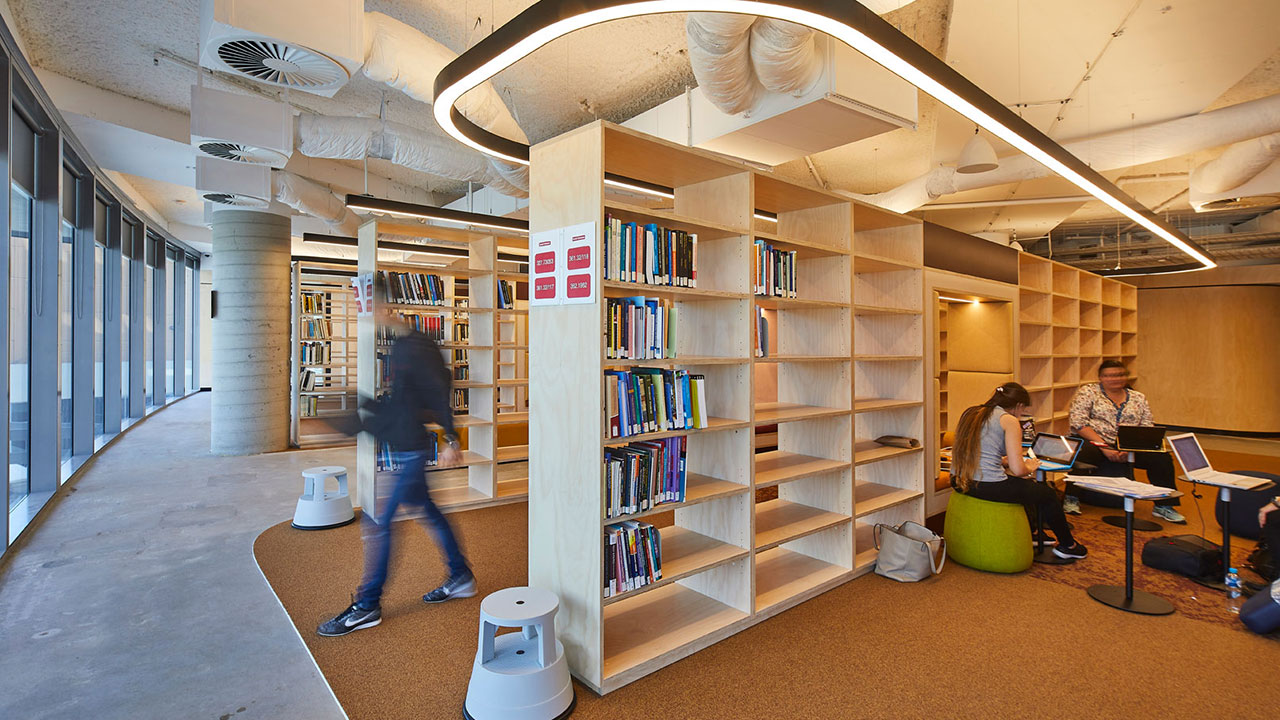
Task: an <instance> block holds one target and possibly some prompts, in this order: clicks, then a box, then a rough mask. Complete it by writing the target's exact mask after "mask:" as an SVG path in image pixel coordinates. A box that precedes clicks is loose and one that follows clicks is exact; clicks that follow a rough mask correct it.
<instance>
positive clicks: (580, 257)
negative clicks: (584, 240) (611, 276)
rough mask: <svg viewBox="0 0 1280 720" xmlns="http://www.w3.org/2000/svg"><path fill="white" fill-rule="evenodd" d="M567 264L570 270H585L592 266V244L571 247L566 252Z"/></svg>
mask: <svg viewBox="0 0 1280 720" xmlns="http://www.w3.org/2000/svg"><path fill="white" fill-rule="evenodd" d="M565 265H566V266H567V267H568V268H569V269H570V270H583V269H585V268H589V267H591V246H590V245H583V246H581V247H571V248H569V252H568V253H566V254H565Z"/></svg>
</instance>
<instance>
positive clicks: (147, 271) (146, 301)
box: [142, 238, 156, 407]
mask: <svg viewBox="0 0 1280 720" xmlns="http://www.w3.org/2000/svg"><path fill="white" fill-rule="evenodd" d="M146 244H147V246H150V245H151V238H147V240H146ZM154 275H155V268H153V267H151V266H150V265H145V264H144V265H143V266H142V304H143V308H142V358H143V361H142V362H143V365H144V366H145V367H146V371H145V375H146V379H145V381H144V382H145V385H144V386H143V388H142V389H143V392H144V393H145V394H146V400H147V407H151V406H152V405H155V404H156V403H155V382H154V380H155V364H156V363H155V360H156V348H155V341H154V340H155V338H154V334H155V316H156V295H155V277H154Z"/></svg>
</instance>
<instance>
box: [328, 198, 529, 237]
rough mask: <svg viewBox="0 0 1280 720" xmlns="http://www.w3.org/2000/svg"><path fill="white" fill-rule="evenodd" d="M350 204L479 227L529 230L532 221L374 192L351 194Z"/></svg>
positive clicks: (403, 215)
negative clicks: (443, 206)
mask: <svg viewBox="0 0 1280 720" xmlns="http://www.w3.org/2000/svg"><path fill="white" fill-rule="evenodd" d="M347 207H348V208H349V209H351V210H364V211H366V212H378V213H386V214H387V215H397V216H399V217H407V218H417V219H419V220H440V221H443V222H451V223H459V224H462V225H475V226H477V227H486V228H493V229H495V230H510V231H512V232H529V221H527V220H520V219H517V218H506V217H499V216H497V215H484V214H482V213H473V212H466V211H464V210H451V209H449V208H442V207H433V206H431V205H419V204H417V203H407V202H399V201H397V200H386V199H383V198H376V197H373V196H371V195H347Z"/></svg>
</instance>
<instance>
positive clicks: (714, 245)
mask: <svg viewBox="0 0 1280 720" xmlns="http://www.w3.org/2000/svg"><path fill="white" fill-rule="evenodd" d="M531 160H532V164H531V169H530V173H531V175H530V177H531V197H530V222H531V227H530V230H531V233H532V234H531V237H532V238H535V239H536V238H537V237H538V234H539V233H540V232H543V231H550V230H555V229H557V228H564V227H568V226H576V225H579V224H581V223H594V224H595V227H596V236H595V238H596V242H595V247H594V252H596V253H597V257H600V258H603V259H604V260H605V261H607V260H608V257H607V256H604V255H601V253H603V252H604V237H605V228H606V224H605V218H606V216H609V217H610V219H621V220H622V221H623V222H625V223H636V226H637V227H643V226H645V225H650V224H652V225H653V226H655V227H656V228H658V229H659V232H660V233H665V232H667V231H679V232H685V233H690V234H694V235H696V236H697V243H696V286H693V287H688V286H670V285H655V284H645V283H639V282H631V281H627V280H621V279H609V280H605V279H604V276H603V272H602V266H603V263H601V264H597V265H596V266H595V277H594V282H595V283H596V284H597V286H596V288H595V290H594V294H593V301H592V302H588V303H584V304H552V305H546V306H535V307H533V308H532V309H531V311H530V312H531V314H532V315H531V318H530V320H531V322H530V325H529V351H530V352H529V376H530V384H529V396H530V403H529V407H530V415H529V447H530V448H531V451H530V454H529V470H530V481H529V548H530V555H529V582H530V584H531V585H533V586H535V587H541V588H546V589H549V590H551V591H553V592H555V593H556V594H557V595H558V596H559V597H560V600H561V603H562V607H563V608H564V609H565V612H563V613H562V614H561V616H560V617H559V618H558V621H559V625H558V633H559V639H560V640H561V641H562V642H563V643H564V645H565V649H566V653H567V655H568V658H569V664H570V668H571V669H572V671H573V673H574V674H575V675H576V676H577V677H578V678H579V679H580V680H582V681H583V682H584V683H586V684H587V685H588V686H590V687H591V688H593V689H595V690H596V691H597V692H601V693H607V692H609V691H611V690H614V689H617V688H619V687H621V686H623V685H625V684H627V683H629V682H632V681H634V680H636V679H637V678H639V677H642V676H644V675H645V674H648V673H650V672H653V671H654V670H656V669H658V668H660V667H663V666H664V665H667V664H670V663H672V662H675V661H676V660H679V659H680V658H683V657H686V656H688V655H690V654H692V653H694V652H696V651H698V650H700V649H702V648H704V647H706V646H708V645H710V644H712V643H715V642H716V641H718V640H721V639H723V638H725V637H728V636H729V635H732V634H734V633H736V632H739V631H741V630H743V629H745V628H746V627H749V626H751V625H753V624H755V623H757V622H760V621H762V620H765V619H767V618H769V617H771V616H772V615H774V614H777V613H778V612H781V611H783V610H785V609H787V608H789V607H792V606H794V605H796V604H798V603H801V602H804V601H805V600H807V599H809V598H811V597H813V596H815V595H817V594H820V593H822V592H824V591H826V590H829V589H831V588H833V587H835V586H837V585H839V584H841V583H844V582H847V581H849V580H851V579H853V578H855V577H857V576H858V575H860V574H863V573H866V572H868V571H869V570H870V569H871V567H872V565H873V563H874V561H875V555H876V551H875V547H874V544H873V542H872V538H871V529H872V528H873V527H874V525H875V524H876V523H879V522H885V523H897V522H900V521H902V520H915V521H918V522H923V519H924V518H923V513H924V504H923V485H924V476H925V468H924V461H923V452H922V451H921V450H920V449H918V448H917V449H900V448H888V447H883V446H880V445H878V444H876V443H875V442H874V439H875V438H876V437H879V436H881V435H887V434H894V435H908V436H912V437H915V438H917V439H919V438H921V437H922V434H923V432H924V402H923V401H924V395H923V393H924V378H923V364H924V363H923V357H922V353H923V335H922V334H923V321H922V312H923V277H922V270H921V265H922V228H921V223H920V221H918V220H916V219H913V218H908V217H904V216H899V215H896V214H894V213H891V212H888V211H885V210H881V209H878V208H873V207H869V206H865V205H862V204H860V203H857V202H855V201H852V200H849V199H848V198H845V197H842V196H840V195H836V194H834V193H828V192H824V191H821V190H817V189H812V188H808V187H803V186H799V185H794V184H791V183H789V182H785V181H781V180H779V179H777V178H775V177H773V176H772V175H771V174H769V173H762V172H759V171H756V170H754V169H752V168H751V167H749V166H747V165H745V164H741V163H738V162H735V161H732V160H728V159H725V158H723V157H721V156H718V155H714V154H711V153H707V152H703V151H699V150H696V149H690V148H687V147H682V146H679V145H674V144H671V143H667V142H664V141H661V140H657V139H654V138H651V137H648V136H645V135H642V134H640V133H636V132H633V131H630V130H627V129H624V128H621V127H618V126H616V125H612V124H609V123H606V122H596V123H593V124H591V125H589V126H586V127H583V128H579V129H577V130H574V131H571V132H569V133H567V134H565V135H562V136H560V137H558V138H555V139H552V140H548V141H546V142H544V143H541V144H539V145H537V146H535V147H534V148H532V155H531ZM606 177H608V178H610V179H611V180H612V181H613V182H607V181H606ZM618 177H622V178H626V179H627V180H628V181H629V182H630V183H631V184H632V185H635V184H640V185H642V186H647V187H658V188H669V189H670V192H669V193H667V194H668V195H671V196H674V197H671V198H664V197H657V196H655V195H654V194H652V193H650V194H644V193H636V192H631V191H627V190H625V189H619V184H618V181H617V180H616V178H618ZM636 181H639V182H638V183H637V182H636ZM623 184H624V185H625V184H626V183H623ZM764 246H768V248H767V249H768V250H769V251H771V252H776V253H779V255H778V257H781V258H783V260H782V264H781V267H783V268H784V269H785V270H786V272H788V273H789V275H788V277H787V282H785V283H783V286H785V289H786V290H785V292H780V291H778V290H777V288H776V287H771V286H768V284H767V283H766V287H764V288H762V287H760V282H759V280H760V274H759V269H760V268H759V265H758V264H757V263H756V262H755V260H754V259H755V258H757V257H759V256H760V253H761V249H762V248H763V247H764ZM677 264H678V263H677ZM775 269H776V268H775ZM636 296H643V297H646V298H657V299H659V300H662V301H665V302H666V303H669V305H670V306H671V307H673V308H674V309H675V310H676V316H677V320H676V321H675V323H676V324H677V325H678V327H677V328H676V330H677V332H676V334H675V337H676V340H675V348H674V350H675V352H674V356H673V357H671V356H663V357H661V359H650V360H620V359H614V358H611V357H609V353H607V352H606V347H605V345H606V341H607V340H608V336H609V333H610V325H609V321H608V317H609V316H608V313H607V308H608V306H609V301H610V300H613V299H617V298H630V297H636ZM762 320H763V322H762ZM766 326H767V330H765V329H764V328H765V327H766ZM758 330H763V331H764V332H767V333H768V335H769V337H768V342H767V343H762V342H761V341H762V338H760V337H757V336H756V333H757V331H758ZM765 345H767V347H768V351H767V352H764V351H763V347H764V346H765ZM758 348H759V349H758ZM636 368H655V369H656V370H654V371H653V372H658V371H660V370H684V371H688V372H689V373H691V374H694V375H698V376H701V377H702V378H705V381H704V385H703V387H704V388H705V398H704V401H703V405H704V406H705V407H703V408H702V411H703V412H704V413H705V415H706V416H707V417H706V421H705V424H704V425H703V426H701V427H694V428H687V427H682V428H679V429H670V428H665V429H659V430H658V431H650V432H643V433H640V434H636V435H632V436H627V437H613V436H611V422H610V420H611V418H610V417H606V415H607V414H608V413H609V412H610V410H609V409H608V408H606V405H607V404H608V402H607V401H608V396H609V389H608V388H607V384H608V383H607V382H606V378H612V377H613V375H610V373H613V372H615V371H626V370H632V369H636ZM697 402H698V401H697V400H694V404H695V406H696V405H697ZM762 427H769V428H773V427H776V428H777V439H776V442H773V441H771V442H770V443H768V444H767V447H769V448H774V447H776V449H769V450H767V451H764V452H760V453H757V452H756V449H755V448H756V442H755V437H754V435H755V432H756V429H757V428H762ZM669 438H684V441H685V448H684V449H685V457H684V468H685V472H686V477H685V480H684V486H683V496H682V497H680V498H679V500H678V501H673V502H668V503H664V504H658V505H653V506H649V507H648V508H645V509H642V510H640V511H638V512H634V513H631V514H624V515H622V516H620V517H619V516H616V515H614V516H611V517H606V514H605V509H606V504H607V503H608V502H609V497H607V495H606V492H605V482H604V480H603V475H604V473H603V472H602V468H603V467H604V464H603V463H604V456H605V454H606V453H607V452H608V451H609V449H611V448H618V447H621V446H626V445H628V444H632V443H646V442H648V443H650V444H658V443H659V442H660V441H663V440H667V439H669ZM762 449H763V448H762ZM632 521H634V523H635V524H636V525H643V524H644V523H646V522H652V523H653V524H654V525H655V526H657V527H656V530H657V532H656V535H657V536H658V538H660V552H659V553H658V556H659V557H658V558H655V560H656V559H660V576H658V573H656V572H655V573H652V574H651V575H650V577H649V578H648V582H647V583H644V584H641V585H639V586H637V587H632V588H631V589H624V590H622V591H620V592H616V593H612V592H611V593H610V594H609V596H607V597H606V593H605V591H604V587H605V584H606V576H607V575H609V574H610V572H611V571H610V570H608V569H606V562H607V558H608V556H609V551H608V548H607V545H608V540H607V539H606V536H607V533H608V532H609V531H608V528H609V527H610V526H616V524H619V523H626V522H632ZM646 532H648V531H647V530H646ZM654 549H655V550H656V549H657V548H654ZM653 564H654V565H656V564H657V563H656V562H655V563H653Z"/></svg>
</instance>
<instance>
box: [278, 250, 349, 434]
mask: <svg viewBox="0 0 1280 720" xmlns="http://www.w3.org/2000/svg"><path fill="white" fill-rule="evenodd" d="M290 274H291V279H292V308H293V332H292V342H291V353H290V362H291V373H290V375H291V381H290V403H289V439H290V441H291V442H292V443H293V445H294V446H295V447H300V448H315V447H335V446H340V445H350V444H351V443H352V440H351V439H350V438H349V437H347V436H345V435H342V434H341V433H335V432H334V431H333V430H332V429H331V428H329V426H328V425H327V424H326V423H325V419H326V418H329V417H334V416H337V415H341V414H343V413H346V412H349V411H351V410H353V409H354V408H355V400H356V373H355V367H356V342H355V332H356V313H355V304H354V297H353V295H352V292H351V279H350V277H349V276H350V274H351V271H350V269H349V268H348V269H345V270H344V269H343V267H342V266H339V265H333V264H328V263H321V262H311V261H306V262H304V261H298V260H295V261H294V262H293V263H292V267H291V268H290Z"/></svg>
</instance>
